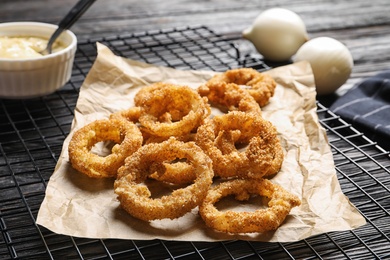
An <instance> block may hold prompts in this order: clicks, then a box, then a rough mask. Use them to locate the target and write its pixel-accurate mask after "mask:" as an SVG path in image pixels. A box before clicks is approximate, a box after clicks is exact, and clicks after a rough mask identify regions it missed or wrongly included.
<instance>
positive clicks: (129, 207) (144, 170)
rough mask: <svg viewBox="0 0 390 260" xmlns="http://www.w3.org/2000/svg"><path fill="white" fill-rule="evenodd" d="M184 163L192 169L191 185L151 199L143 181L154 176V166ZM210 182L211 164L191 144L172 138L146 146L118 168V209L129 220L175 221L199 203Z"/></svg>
mask: <svg viewBox="0 0 390 260" xmlns="http://www.w3.org/2000/svg"><path fill="white" fill-rule="evenodd" d="M177 159H186V162H187V163H188V164H190V165H192V167H193V168H194V171H195V176H196V178H195V180H194V181H193V183H192V184H190V185H188V186H186V187H184V188H179V189H176V190H174V191H173V192H172V193H171V194H170V195H165V196H162V197H161V198H152V197H151V192H150V190H149V189H148V187H147V186H145V185H143V182H144V181H145V180H146V178H147V177H148V176H149V175H151V174H153V173H155V172H156V171H155V167H156V164H157V166H158V164H162V163H164V162H171V161H174V160H177ZM212 178H213V170H212V162H211V160H210V158H209V157H208V156H207V155H206V154H204V152H203V151H202V149H200V148H199V147H198V146H197V145H196V144H195V143H194V142H188V143H183V142H180V141H177V140H176V139H175V138H173V137H172V138H170V139H168V140H167V141H164V142H162V143H156V144H153V143H152V144H148V145H145V146H143V147H141V148H140V149H138V151H136V152H135V153H134V154H133V155H132V156H130V157H128V158H127V159H126V161H125V165H124V166H122V167H121V168H119V170H118V177H117V180H116V181H115V183H114V189H115V193H116V194H117V195H118V200H119V201H120V204H121V206H122V207H123V209H124V210H126V211H127V212H128V213H129V214H131V215H132V216H134V217H136V218H139V219H141V220H145V221H150V220H155V219H164V218H170V219H174V218H178V217H181V216H183V215H184V214H186V213H187V212H189V211H190V210H191V209H193V208H195V207H196V206H198V205H200V203H202V201H203V199H204V197H205V196H206V194H207V191H208V189H209V188H210V186H211V183H212Z"/></svg>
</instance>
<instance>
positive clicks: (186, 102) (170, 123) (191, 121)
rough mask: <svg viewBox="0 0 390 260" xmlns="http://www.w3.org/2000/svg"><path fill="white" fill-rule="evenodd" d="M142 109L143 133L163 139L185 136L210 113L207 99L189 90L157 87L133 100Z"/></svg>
mask: <svg viewBox="0 0 390 260" xmlns="http://www.w3.org/2000/svg"><path fill="white" fill-rule="evenodd" d="M134 102H135V105H136V106H139V107H140V108H141V115H140V118H139V122H140V123H141V125H142V126H143V127H144V128H145V129H144V131H146V132H148V133H150V134H152V135H154V136H161V137H170V136H176V137H178V136H184V135H187V134H189V133H190V132H191V131H193V130H195V129H196V128H197V127H198V126H199V125H201V124H202V123H203V121H204V119H205V118H207V117H208V116H209V115H210V113H211V109H210V106H209V104H208V103H207V100H206V99H203V98H202V97H201V96H200V95H199V94H198V93H197V92H196V91H194V90H193V89H191V88H190V87H187V86H178V85H173V84H168V83H161V82H160V83H155V84H152V85H150V86H147V87H144V88H142V89H141V90H140V91H139V92H138V93H137V94H136V96H135V97H134Z"/></svg>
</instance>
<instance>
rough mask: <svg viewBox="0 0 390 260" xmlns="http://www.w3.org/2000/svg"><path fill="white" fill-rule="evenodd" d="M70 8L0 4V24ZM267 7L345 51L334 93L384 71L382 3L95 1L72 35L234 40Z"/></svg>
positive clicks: (54, 15) (43, 2)
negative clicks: (199, 29) (192, 31)
mask: <svg viewBox="0 0 390 260" xmlns="http://www.w3.org/2000/svg"><path fill="white" fill-rule="evenodd" d="M76 2H77V1H76V0H61V1H60V0H57V1H56V0H29V1H24V0H12V1H11V0H5V1H4V0H3V1H1V2H0V22H9V21H31V20H34V21H42V22H49V23H58V22H59V20H60V19H61V18H62V17H63V16H64V15H65V14H66V13H67V12H68V11H69V9H70V8H71V7H72V6H73V5H74V4H75V3H76ZM271 7H284V8H287V9H290V10H292V11H294V12H296V13H297V14H299V15H300V16H301V17H302V19H303V20H304V22H305V24H306V26H307V30H308V33H309V36H310V37H312V38H314V37H318V36H329V37H333V38H335V39H338V40H340V41H341V42H343V43H344V44H345V45H346V46H347V47H348V48H349V49H350V51H351V53H352V56H353V58H354V62H355V66H354V69H353V73H352V75H351V78H350V79H349V80H348V81H347V83H346V84H345V85H344V86H343V88H341V89H340V91H339V93H341V94H343V93H344V92H345V89H348V88H349V87H351V86H352V85H353V84H355V83H356V82H358V81H359V80H361V79H362V78H365V77H368V76H370V75H373V74H376V73H377V72H379V71H382V70H386V69H390V26H389V25H390V15H389V13H390V4H389V2H388V0H371V1H367V0H354V1H351V0H340V1H332V0H301V1H288V0H276V1H258V0H245V1H234V0H219V1H218V0H217V1H215V0H214V1H208V0H199V1H188V0H187V1H186V0H170V1H159V0H151V1H146V0H145V1H135V0H98V1H96V2H95V3H94V5H93V6H92V7H91V8H90V9H89V10H88V11H87V12H86V13H85V14H84V16H83V17H82V18H81V19H80V20H79V21H78V22H77V23H76V24H75V25H74V26H73V28H72V31H74V32H75V33H76V35H77V37H78V38H79V39H80V40H82V39H89V38H91V37H103V36H112V35H118V34H123V33H129V32H143V31H148V30H157V29H164V28H173V27H178V26H187V25H188V26H192V25H199V24H201V25H206V26H208V27H209V28H211V29H212V30H214V31H215V32H217V33H220V34H223V35H228V36H237V37H239V36H240V35H241V32H242V30H244V29H245V28H247V27H248V26H249V25H250V24H251V23H252V21H253V20H254V19H255V17H256V16H257V15H258V14H259V13H260V12H261V11H263V10H265V9H268V8H271Z"/></svg>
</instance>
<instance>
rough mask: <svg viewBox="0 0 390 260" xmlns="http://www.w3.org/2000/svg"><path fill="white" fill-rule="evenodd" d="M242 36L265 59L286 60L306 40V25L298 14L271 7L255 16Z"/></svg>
mask: <svg viewBox="0 0 390 260" xmlns="http://www.w3.org/2000/svg"><path fill="white" fill-rule="evenodd" d="M243 37H244V38H245V39H247V40H249V41H251V42H252V43H253V45H254V46H255V48H256V50H257V51H258V52H259V53H260V54H261V55H263V56H264V58H265V59H268V60H271V61H276V62H281V61H288V60H290V58H291V57H292V56H293V55H294V54H295V53H296V52H297V50H298V49H299V48H300V47H301V46H302V44H303V43H305V42H306V41H307V40H308V35H307V31H306V25H305V24H304V22H303V20H302V19H301V18H300V16H299V15H298V14H296V13H294V12H293V11H290V10H288V9H284V8H271V9H268V10H265V11H264V12H262V13H261V14H259V15H258V16H257V18H256V19H255V20H254V22H253V24H252V26H251V27H249V28H247V29H246V30H244V31H243Z"/></svg>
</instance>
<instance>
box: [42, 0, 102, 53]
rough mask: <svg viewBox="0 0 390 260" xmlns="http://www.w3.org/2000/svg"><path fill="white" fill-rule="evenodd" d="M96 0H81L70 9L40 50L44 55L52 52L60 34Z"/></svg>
mask: <svg viewBox="0 0 390 260" xmlns="http://www.w3.org/2000/svg"><path fill="white" fill-rule="evenodd" d="M95 1H96V0H79V1H78V2H77V3H76V5H75V6H73V8H72V9H71V10H70V11H69V13H68V14H67V15H66V16H65V17H64V18H63V19H62V20H61V21H60V23H59V24H58V28H57V30H55V32H54V33H53V34H52V35H51V37H50V39H49V41H48V43H47V46H46V48H45V49H44V50H42V51H40V53H41V54H42V55H47V54H50V53H51V52H52V45H53V43H54V42H55V40H56V39H57V37H58V36H60V34H61V33H62V32H63V31H64V30H67V29H69V28H70V27H71V26H72V25H73V24H74V23H75V22H76V21H77V20H78V19H79V18H80V17H81V16H82V15H83V14H84V12H85V11H87V9H88V8H89V7H90V6H91V5H92V4H93V3H94V2H95Z"/></svg>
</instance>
